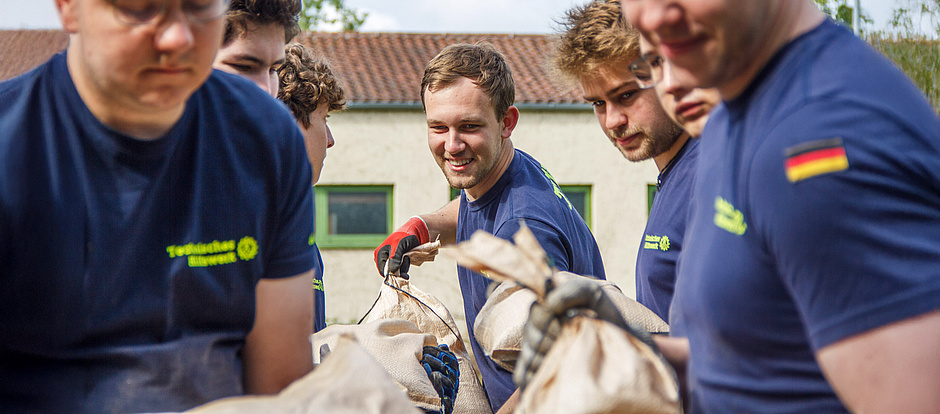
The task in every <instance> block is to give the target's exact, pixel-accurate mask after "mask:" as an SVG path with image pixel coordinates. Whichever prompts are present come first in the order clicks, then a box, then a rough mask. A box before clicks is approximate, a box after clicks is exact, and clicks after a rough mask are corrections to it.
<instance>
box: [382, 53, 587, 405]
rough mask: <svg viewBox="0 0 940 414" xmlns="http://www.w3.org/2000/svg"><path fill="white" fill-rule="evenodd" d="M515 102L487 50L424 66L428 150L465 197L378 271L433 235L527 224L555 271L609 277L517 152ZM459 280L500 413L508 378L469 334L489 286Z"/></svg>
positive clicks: (561, 202) (469, 275)
mask: <svg viewBox="0 0 940 414" xmlns="http://www.w3.org/2000/svg"><path fill="white" fill-rule="evenodd" d="M514 95H515V90H514V83H513V80H512V74H511V72H510V69H509V66H508V65H507V63H506V61H505V59H504V57H503V56H502V54H500V53H499V52H498V51H496V50H495V49H494V48H493V47H492V46H491V45H489V44H479V45H467V44H459V45H452V46H448V47H447V48H445V49H444V50H443V51H441V53H440V54H438V55H437V56H436V57H435V58H433V59H432V60H431V61H430V62H429V63H428V65H427V67H426V68H425V72H424V78H423V80H422V84H421V98H422V102H423V103H424V108H425V115H426V118H427V123H428V145H429V147H430V149H431V153H432V155H433V156H434V159H435V161H436V162H437V163H438V165H439V166H440V167H441V171H442V172H443V173H444V176H445V177H446V178H447V181H448V183H450V185H451V187H454V188H460V189H462V190H463V191H461V195H460V198H459V200H455V201H454V202H451V203H450V204H448V205H447V206H445V207H444V208H442V209H441V210H439V211H437V212H435V213H431V214H426V215H423V216H420V217H417V216H416V217H413V218H412V219H411V220H409V221H408V223H406V224H405V225H404V226H403V227H402V228H400V229H398V230H397V231H396V232H395V233H392V235H390V236H389V237H388V239H386V240H385V241H384V242H383V243H382V244H381V245H380V246H379V247H378V248H377V249H376V251H375V256H376V265H377V266H378V268H379V272H380V273H382V272H384V270H385V267H386V263H387V264H388V271H389V272H393V271H397V270H398V268H399V267H400V266H402V254H403V253H404V252H405V251H407V250H410V249H411V248H414V247H416V246H418V245H419V244H421V243H426V242H428V241H429V240H431V239H433V238H436V237H437V236H438V235H440V240H441V241H442V243H459V242H461V241H464V240H467V239H469V238H470V235H471V234H472V233H473V232H475V231H477V230H483V231H486V232H489V233H492V234H494V235H496V236H498V237H501V238H504V239H511V238H512V236H513V235H514V234H515V233H516V231H517V230H518V229H519V227H520V222H522V221H523V220H524V221H525V223H526V225H527V226H528V227H529V229H531V230H532V232H533V233H534V234H535V236H536V238H537V239H538V240H539V242H540V243H541V245H542V247H543V248H544V249H545V251H546V253H547V254H548V256H549V257H550V258H551V259H552V261H553V263H554V265H555V266H556V267H557V268H558V269H560V270H566V271H570V272H574V273H577V274H582V275H593V276H597V277H599V278H604V277H605V274H604V266H603V262H602V261H601V257H600V251H599V250H598V247H597V243H596V242H595V241H594V236H593V235H592V234H591V232H590V230H589V229H588V227H587V224H585V223H584V220H583V219H582V218H581V216H580V215H579V214H578V212H577V210H575V209H574V207H573V206H572V205H571V203H570V202H569V201H568V200H567V198H565V195H564V193H562V192H561V189H560V188H559V187H558V184H556V183H555V181H554V179H553V178H552V177H551V175H550V174H549V173H548V171H547V170H546V169H545V168H544V167H542V166H541V164H539V163H538V161H536V160H535V159H533V158H532V157H531V156H529V155H528V154H526V153H524V152H522V151H520V150H518V149H515V148H514V147H513V144H512V141H511V139H510V136H511V135H512V131H513V129H514V128H515V126H516V122H517V121H518V119H519V110H518V109H516V107H515V106H513V101H514ZM457 276H458V280H459V282H460V291H461V294H462V296H463V301H464V311H465V314H466V318H467V327H468V330H469V332H470V344H471V347H472V348H473V352H474V355H476V356H477V359H476V360H477V365H478V366H479V367H480V371H481V374H482V376H483V385H484V388H485V389H486V392H487V396H488V397H489V399H490V406H491V408H492V409H493V411H498V410H499V409H500V408H501V407H503V406H504V404H505V403H506V402H507V400H510V396H511V395H512V394H513V392H514V391H515V389H516V387H515V385H514V384H513V382H512V373H511V372H509V371H506V370H504V369H502V368H500V367H499V366H497V365H496V363H495V362H494V361H493V360H492V359H490V358H487V357H486V356H485V354H484V353H483V350H482V348H481V347H480V345H479V343H478V342H477V341H476V338H475V336H474V332H473V325H474V320H475V318H476V316H477V313H478V312H479V311H480V308H481V307H482V306H483V304H484V302H485V301H486V292H487V287H488V286H489V284H490V283H491V281H490V280H489V279H488V278H486V277H485V276H483V275H481V274H479V273H474V272H471V271H470V270H467V269H465V268H463V267H458V269H457ZM512 404H513V403H512V402H510V403H509V405H508V406H507V408H509V407H511V406H512Z"/></svg>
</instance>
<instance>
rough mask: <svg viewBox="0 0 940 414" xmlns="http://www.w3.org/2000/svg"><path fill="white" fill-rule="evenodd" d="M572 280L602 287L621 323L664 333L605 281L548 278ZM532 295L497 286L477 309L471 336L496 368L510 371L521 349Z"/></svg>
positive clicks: (562, 275)
mask: <svg viewBox="0 0 940 414" xmlns="http://www.w3.org/2000/svg"><path fill="white" fill-rule="evenodd" d="M573 278H584V279H591V280H593V281H595V282H596V283H598V284H599V285H601V286H602V289H603V290H604V292H605V293H606V294H607V296H608V297H610V299H611V301H612V302H614V304H615V305H616V306H617V309H619V310H620V313H621V315H623V318H624V320H626V321H627V322H629V323H631V324H632V325H633V326H637V327H639V328H642V329H644V330H645V331H647V332H657V333H666V332H669V325H667V324H666V322H663V320H662V319H661V318H660V317H659V316H657V315H656V314H655V313H653V311H651V310H649V309H648V308H647V307H645V306H643V305H641V304H640V303H638V302H637V301H635V300H633V299H630V298H629V297H627V296H626V295H624V294H623V292H622V291H621V290H620V288H619V287H617V285H615V284H613V283H612V282H610V281H607V280H598V279H594V278H588V277H585V276H581V275H576V274H574V273H568V272H557V273H555V274H554V275H553V276H552V280H553V281H554V282H555V283H556V284H560V283H564V282H566V281H568V280H570V279H573ZM535 299H536V295H535V292H533V291H531V290H529V289H526V288H525V287H523V286H521V285H519V284H517V283H515V282H503V283H500V284H499V286H497V287H496V289H494V290H493V292H492V293H490V296H489V297H487V298H486V303H484V304H483V307H482V308H481V309H480V314H479V315H477V319H476V322H475V323H474V324H473V329H474V330H473V332H474V333H476V338H477V342H479V343H480V346H481V347H482V348H483V352H484V353H486V355H487V356H488V357H490V358H492V359H493V360H494V361H495V362H496V364H497V365H499V366H501V367H503V368H504V369H506V370H507V371H512V370H513V368H514V367H515V365H516V358H518V356H519V350H520V349H521V346H522V327H523V325H524V324H525V321H526V319H527V318H528V317H529V308H530V307H531V306H532V303H533V302H535Z"/></svg>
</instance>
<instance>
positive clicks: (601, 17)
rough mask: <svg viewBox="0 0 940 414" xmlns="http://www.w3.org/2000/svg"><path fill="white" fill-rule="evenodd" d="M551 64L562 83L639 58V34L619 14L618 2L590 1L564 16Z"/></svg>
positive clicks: (616, 0) (612, 0)
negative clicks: (608, 66)
mask: <svg viewBox="0 0 940 414" xmlns="http://www.w3.org/2000/svg"><path fill="white" fill-rule="evenodd" d="M559 23H560V24H561V25H562V30H563V32H562V33H560V34H559V35H558V37H557V40H556V47H555V50H554V52H553V53H552V54H551V57H550V59H549V60H550V62H551V65H552V66H553V68H552V69H554V70H553V71H552V72H554V73H555V74H556V75H558V77H560V78H561V79H560V80H562V81H568V82H577V81H578V80H580V78H581V77H582V76H584V75H586V74H589V73H592V72H594V71H596V70H597V69H598V68H599V67H601V66H606V65H616V64H622V63H624V62H626V63H630V62H632V61H634V60H636V59H638V58H639V57H640V34H639V32H638V31H637V30H636V29H635V28H633V26H631V25H630V24H629V23H627V22H626V21H624V19H623V16H622V15H621V14H620V0H593V1H591V2H590V3H588V4H585V5H583V6H577V7H574V8H573V9H571V10H568V12H567V13H566V15H565V18H564V20H563V21H561V22H559Z"/></svg>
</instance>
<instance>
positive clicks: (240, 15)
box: [222, 0, 302, 46]
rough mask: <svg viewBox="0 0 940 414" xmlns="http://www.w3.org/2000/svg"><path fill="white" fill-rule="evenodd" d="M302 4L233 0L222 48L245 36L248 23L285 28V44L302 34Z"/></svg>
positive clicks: (282, 0) (296, 1)
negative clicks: (299, 21)
mask: <svg viewBox="0 0 940 414" xmlns="http://www.w3.org/2000/svg"><path fill="white" fill-rule="evenodd" d="M301 8H302V4H301V3H300V0H232V3H231V4H230V5H229V7H228V11H227V12H226V13H225V34H224V35H223V36H222V46H227V45H228V44H229V43H231V42H232V41H233V40H235V39H237V38H239V37H241V36H243V35H244V34H245V32H246V31H247V30H248V23H249V22H250V23H253V24H255V25H258V26H265V25H269V24H272V23H273V24H277V25H278V26H281V27H283V28H284V43H287V42H289V41H290V40H291V39H293V38H294V36H297V34H299V33H300V24H298V23H297V21H298V19H299V17H300V10H301Z"/></svg>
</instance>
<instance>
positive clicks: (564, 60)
mask: <svg viewBox="0 0 940 414" xmlns="http://www.w3.org/2000/svg"><path fill="white" fill-rule="evenodd" d="M562 25H563V27H564V29H565V30H564V32H562V33H561V34H560V35H559V36H558V40H557V42H556V47H555V50H554V52H553V53H552V55H551V62H552V66H553V67H554V68H555V70H556V72H557V73H558V74H559V75H560V78H561V79H562V80H563V81H567V82H569V83H576V84H577V85H578V86H580V88H581V92H582V94H583V96H584V100H585V101H587V102H590V103H591V106H592V107H593V109H594V114H595V115H596V116H597V120H598V122H599V123H600V126H601V129H602V130H603V131H604V134H605V135H607V137H608V138H609V139H610V140H611V142H612V143H613V144H614V146H615V147H616V148H617V149H618V150H620V152H621V153H623V155H624V157H625V158H626V159H628V160H630V161H634V162H638V161H643V160H647V159H651V158H652V159H653V162H654V163H655V164H656V168H658V169H659V177H658V178H657V180H656V189H657V192H656V198H655V199H654V200H653V206H652V208H651V210H650V214H649V220H648V221H647V224H646V229H645V230H644V235H643V239H642V240H641V241H640V248H639V252H638V254H637V261H636V298H637V301H638V302H640V303H641V304H643V305H644V306H646V307H648V308H650V310H652V311H653V312H654V313H656V314H657V315H659V317H661V318H663V319H664V320H668V319H669V305H670V303H671V302H672V293H673V285H674V284H675V281H676V261H677V260H678V258H679V252H680V251H681V250H682V247H683V246H684V237H683V236H684V234H685V227H686V226H685V223H686V215H687V212H688V206H689V200H690V199H691V198H692V182H693V181H694V177H695V165H696V158H697V157H698V142H697V141H696V140H692V139H690V138H689V134H687V133H685V132H684V131H683V130H682V129H681V128H680V127H679V126H678V125H677V124H676V123H675V122H673V120H672V119H670V117H669V115H668V114H667V112H666V111H665V110H664V109H663V105H662V102H660V96H658V95H657V93H656V92H655V91H654V90H653V89H651V88H649V86H651V85H644V84H641V83H639V82H638V81H637V78H636V76H634V74H633V72H632V71H631V67H637V66H640V65H642V66H643V67H644V68H646V69H647V70H652V68H651V64H656V63H657V62H655V61H649V60H644V59H641V54H640V44H639V32H637V31H636V30H635V29H634V28H633V27H632V26H630V25H628V24H626V23H625V22H624V21H623V17H622V16H621V14H620V1H619V0H595V1H591V2H590V3H587V4H585V5H582V6H576V7H574V8H572V9H571V10H569V11H568V13H567V14H566V16H565V19H564V20H563V21H562Z"/></svg>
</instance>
